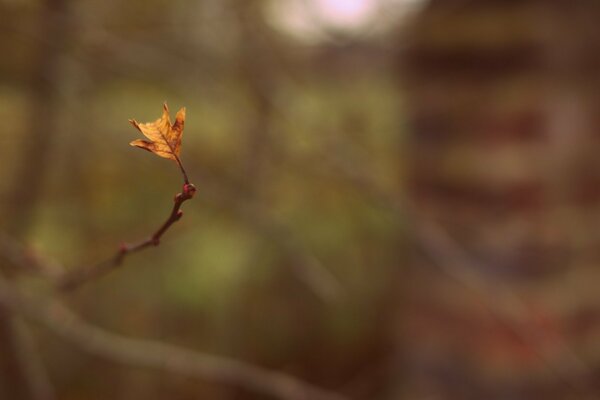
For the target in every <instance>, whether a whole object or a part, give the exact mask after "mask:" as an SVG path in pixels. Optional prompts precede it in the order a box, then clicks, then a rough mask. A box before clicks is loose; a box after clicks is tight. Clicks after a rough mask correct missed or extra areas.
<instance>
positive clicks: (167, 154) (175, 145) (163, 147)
mask: <svg viewBox="0 0 600 400" xmlns="http://www.w3.org/2000/svg"><path fill="white" fill-rule="evenodd" d="M129 122H130V123H131V125H133V126H134V127H135V128H137V129H138V130H139V131H140V132H142V134H143V135H144V136H146V137H147V138H148V139H150V140H142V139H136V140H134V141H132V142H131V143H129V144H130V145H131V146H135V147H139V148H140V149H144V150H148V151H150V152H152V153H154V154H156V155H157V156H159V157H163V158H168V159H171V160H174V161H176V162H177V163H179V152H180V150H181V137H182V135H183V125H184V123H185V107H183V108H181V109H180V110H179V111H177V115H176V116H175V123H173V124H172V125H171V120H170V117H169V107H167V103H164V104H163V114H162V116H161V117H160V118H159V119H157V120H156V121H154V122H148V123H145V124H142V123H139V122H137V121H136V120H134V119H130V120H129Z"/></svg>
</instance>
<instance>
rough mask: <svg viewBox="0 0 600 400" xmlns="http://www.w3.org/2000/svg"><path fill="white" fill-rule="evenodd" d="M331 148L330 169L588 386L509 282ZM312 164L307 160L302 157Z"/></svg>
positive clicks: (562, 370)
mask: <svg viewBox="0 0 600 400" xmlns="http://www.w3.org/2000/svg"><path fill="white" fill-rule="evenodd" d="M334 154H336V153H335V152H329V153H327V155H324V156H323V157H325V159H328V160H329V161H330V164H331V167H332V168H331V169H332V170H333V171H336V172H337V173H338V174H340V175H341V176H342V177H343V178H345V179H346V180H347V181H348V182H350V183H353V184H354V185H355V187H356V188H357V189H358V190H359V191H360V193H362V194H364V195H366V196H368V197H370V198H371V200H373V201H375V202H376V203H377V204H378V206H380V207H383V208H386V209H388V210H390V211H391V212H392V213H393V214H394V215H395V216H396V217H397V218H398V219H399V220H400V219H402V220H409V221H410V222H411V229H412V231H413V233H414V239H415V241H416V244H417V245H418V246H419V247H420V248H421V249H422V250H423V251H424V252H425V254H427V255H428V257H429V258H430V259H431V260H432V261H433V262H434V263H435V265H437V267H438V268H439V271H441V272H442V273H444V274H445V275H446V276H448V277H449V278H450V279H453V280H455V281H456V282H457V283H459V284H460V285H462V286H463V287H465V288H466V289H468V290H470V291H472V292H474V293H476V294H477V295H478V296H480V298H481V299H482V302H483V304H484V305H485V306H486V308H487V309H488V311H489V312H490V314H491V315H492V316H493V317H494V318H495V319H496V320H497V321H498V322H499V323H500V324H502V325H503V326H505V327H507V328H508V329H509V330H510V331H511V332H513V333H514V334H515V335H516V336H517V337H519V338H520V339H521V340H522V341H523V342H524V343H525V344H526V345H528V346H529V347H530V348H531V349H532V350H533V352H534V353H535V354H536V356H537V357H538V358H539V359H540V361H542V362H543V363H544V365H545V366H546V367H547V368H548V369H549V370H550V371H551V372H552V373H553V374H554V375H556V377H557V378H559V379H560V380H561V381H562V382H564V383H565V384H566V385H567V386H569V387H570V388H571V389H573V390H575V391H576V392H578V393H586V391H587V392H589V391H588V390H587V389H588V387H587V386H588V384H587V383H586V382H587V381H588V380H589V378H591V377H592V376H593V374H592V371H591V369H590V367H589V366H588V365H586V363H585V362H584V361H583V360H582V359H581V358H580V357H579V356H578V355H577V354H576V353H575V352H574V351H573V350H572V349H571V348H570V346H569V344H568V343H567V342H566V340H562V341H561V343H560V352H559V354H558V355H557V354H554V353H551V352H550V351H548V350H547V349H546V348H545V347H544V346H543V344H542V343H540V341H539V340H538V338H539V333H540V332H538V330H537V329H536V328H535V326H533V325H530V324H527V325H524V324H523V323H522V321H523V320H526V318H525V317H524V316H523V315H520V313H518V312H517V313H515V311H518V310H523V309H525V308H526V307H525V303H524V302H523V301H522V299H521V298H520V297H519V296H518V295H517V294H516V293H515V292H514V290H512V289H511V288H510V287H508V286H507V285H503V284H501V283H498V282H491V281H489V280H488V279H486V277H485V276H484V275H483V274H482V273H481V272H479V271H481V270H483V269H484V268H480V263H479V262H478V261H477V260H475V259H474V258H473V257H471V256H470V254H469V253H468V251H467V250H466V249H464V248H463V246H461V245H460V244H459V243H458V242H456V240H454V239H453V238H452V236H451V235H450V234H448V232H446V230H445V229H444V228H443V227H442V226H441V225H440V224H438V223H437V222H435V221H433V220H428V219H427V218H425V217H423V216H422V215H419V214H420V213H419V212H418V211H417V210H418V207H417V206H416V205H415V204H413V203H412V202H411V201H410V200H409V199H408V198H406V197H403V198H400V197H399V196H398V195H395V194H393V193H390V192H388V191H386V190H384V189H383V188H381V187H380V185H378V184H377V183H376V182H375V181H374V180H373V178H372V177H371V175H370V174H369V173H368V172H367V171H364V170H361V169H360V168H357V167H356V166H357V165H364V164H361V163H357V162H349V161H348V160H346V159H344V158H342V157H339V156H338V157H336V156H335V155H334ZM303 165H311V163H303Z"/></svg>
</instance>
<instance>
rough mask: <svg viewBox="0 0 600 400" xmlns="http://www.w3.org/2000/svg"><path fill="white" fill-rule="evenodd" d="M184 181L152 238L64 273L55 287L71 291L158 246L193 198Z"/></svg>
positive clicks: (194, 190) (191, 190)
mask: <svg viewBox="0 0 600 400" xmlns="http://www.w3.org/2000/svg"><path fill="white" fill-rule="evenodd" d="M182 171H183V170H182ZM184 174H185V173H184ZM184 176H185V175H184ZM185 179H186V183H185V184H184V185H183V189H182V191H181V193H178V194H177V195H175V198H174V204H173V209H172V210H171V213H170V214H169V217H168V218H167V220H166V221H165V222H164V223H163V224H162V225H161V227H160V228H158V230H157V231H156V232H154V233H153V234H152V236H150V237H149V238H147V239H145V240H143V241H141V242H139V243H137V244H125V243H123V244H121V246H120V247H119V249H118V250H117V252H116V254H115V255H114V256H112V257H111V258H109V259H108V260H105V261H102V262H100V263H98V264H93V265H91V266H88V267H84V268H80V269H76V270H73V271H69V272H67V273H65V274H64V275H63V276H61V277H59V278H58V279H57V283H56V287H57V288H58V289H59V290H62V291H68V290H73V289H75V288H77V287H79V286H81V285H83V284H84V283H86V282H89V281H90V280H93V279H95V278H97V277H99V276H101V275H104V274H106V273H108V272H109V271H111V270H113V269H115V268H117V267H119V266H120V265H121V264H122V263H123V261H124V260H125V257H126V256H127V255H128V254H131V253H137V252H138V251H141V250H143V249H145V248H148V247H150V246H158V245H159V244H160V239H161V237H162V236H163V235H164V234H165V232H166V231H167V230H168V229H169V228H170V227H171V225H173V224H174V223H175V222H177V221H179V219H180V218H181V217H182V216H183V211H181V206H182V205H183V203H184V202H186V201H187V200H190V199H191V198H192V197H194V194H195V193H196V188H195V187H194V185H192V184H190V183H187V176H185Z"/></svg>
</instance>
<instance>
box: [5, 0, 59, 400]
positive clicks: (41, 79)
mask: <svg viewBox="0 0 600 400" xmlns="http://www.w3.org/2000/svg"><path fill="white" fill-rule="evenodd" d="M67 3H68V2H67V0H46V1H44V3H43V5H42V7H41V9H40V16H39V23H38V27H39V28H38V29H39V30H38V33H37V39H38V44H39V48H38V50H37V59H36V60H35V68H34V69H33V76H32V79H31V88H30V90H31V110H30V113H29V116H28V121H27V122H28V123H29V125H30V128H29V130H30V132H29V134H28V137H27V138H26V140H24V141H23V143H22V148H21V150H20V153H21V154H20V157H19V162H20V164H19V165H18V166H17V168H16V172H15V174H14V182H13V184H12V190H11V191H10V193H9V196H10V197H9V199H8V202H7V209H6V210H3V214H4V218H3V222H4V229H6V230H7V231H8V232H9V233H10V234H13V235H15V236H17V237H20V238H22V237H23V236H24V235H25V233H26V232H27V230H28V228H29V227H30V226H31V224H32V221H33V215H34V212H35V208H36V204H37V203H38V201H39V196H40V194H41V189H42V187H43V183H44V178H45V172H46V171H47V161H48V156H49V148H50V145H51V141H52V139H53V138H54V137H55V136H56V134H57V129H58V128H57V124H58V118H57V114H58V112H57V111H58V110H57V107H58V83H59V81H60V74H59V64H60V57H61V50H63V49H64V46H65V43H66V40H67V33H68V28H69V24H68V19H67V13H66V11H67V10H66V9H67ZM7 270H10V269H6V268H2V271H0V272H1V273H3V274H5V275H6V273H7ZM0 371H2V374H1V375H0V398H2V399H11V400H21V399H35V400H47V399H51V398H53V394H52V389H51V387H50V384H49V381H48V378H47V376H46V373H45V371H44V368H43V365H42V364H41V360H40V359H39V355H38V354H37V352H36V350H35V349H34V344H33V342H32V338H31V337H30V334H29V332H28V329H27V326H25V325H24V324H23V322H22V321H20V320H19V319H18V318H16V317H14V316H12V315H10V314H9V313H8V312H7V311H5V310H0Z"/></svg>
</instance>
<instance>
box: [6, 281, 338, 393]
mask: <svg viewBox="0 0 600 400" xmlns="http://www.w3.org/2000/svg"><path fill="white" fill-rule="evenodd" d="M0 304H2V305H4V306H6V307H8V308H10V309H11V310H13V311H15V312H19V313H21V314H23V315H24V316H25V317H27V318H29V319H32V320H34V321H37V322H39V323H41V324H42V325H44V326H45V327H46V328H48V329H49V330H50V331H52V332H53V333H54V334H56V335H57V336H59V337H61V338H62V339H64V340H66V341H68V342H70V343H71V344H73V345H75V346H77V347H79V348H80V349H81V350H82V351H85V352H87V353H89V354H93V355H96V356H99V357H103V358H105V359H108V360H110V361H113V362H117V363H120V364H124V365H128V366H133V367H142V368H149V369H154V370H157V371H162V372H169V373H174V374H180V375H187V376H190V377H193V378H199V379H204V380H208V381H212V382H215V383H220V384H226V385H231V386H237V387H240V388H243V389H246V390H249V391H253V392H257V393H261V394H263V395H267V396H269V397H273V398H279V399H286V400H344V399H346V397H344V396H342V395H340V394H337V393H334V392H330V391H327V390H325V389H322V388H319V387H317V386H314V385H312V384H310V383H307V382H304V381H302V380H300V379H298V378H295V377H292V376H290V375H287V374H284V373H281V372H276V371H270V370H267V369H263V368H260V367H258V366H254V365H251V364H248V363H245V362H242V361H238V360H234V359H229V358H225V357H219V356H213V355H208V354H204V353H199V352H194V351H191V350H187V349H184V348H180V347H177V346H174V345H170V344H165V343H161V342H158V341H152V340H140V339H132V338H127V337H125V336H121V335H118V334H114V333H111V332H108V331H106V330H104V329H101V328H98V327H96V326H94V325H92V324H89V323H87V322H85V321H83V320H82V319H80V318H79V317H78V316H77V315H76V314H74V313H73V312H72V311H71V310H69V309H68V308H67V307H65V306H64V305H63V304H61V303H60V302H58V301H55V300H54V301H47V300H44V301H40V300H37V299H33V298H32V297H30V296H25V295H23V294H22V293H20V292H19V291H18V290H16V289H15V288H14V286H9V284H8V283H7V282H6V281H5V280H2V279H0Z"/></svg>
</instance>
